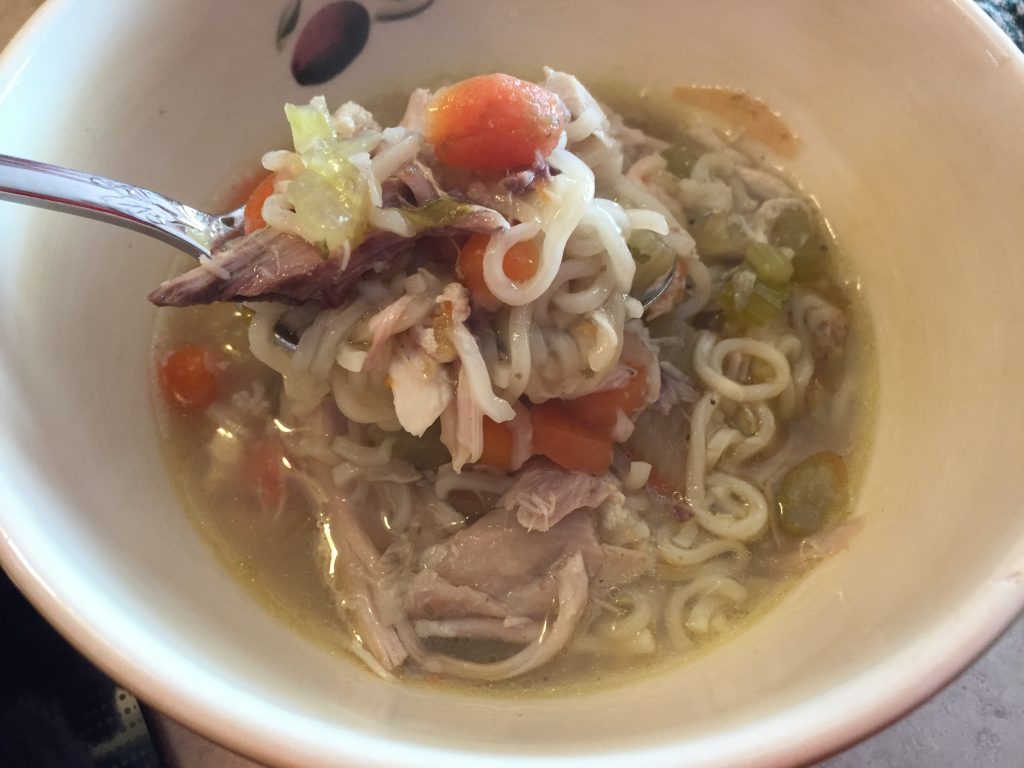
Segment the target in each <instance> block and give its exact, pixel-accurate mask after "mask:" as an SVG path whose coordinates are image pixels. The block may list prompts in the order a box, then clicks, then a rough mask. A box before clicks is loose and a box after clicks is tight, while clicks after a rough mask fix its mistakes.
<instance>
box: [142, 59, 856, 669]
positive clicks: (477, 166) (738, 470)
mask: <svg viewBox="0 0 1024 768" xmlns="http://www.w3.org/2000/svg"><path fill="white" fill-rule="evenodd" d="M285 111H286V115H287V120H288V123H289V125H290V126H291V130H292V147H291V148H289V149H283V150H277V151H272V152H268V153H267V154H266V155H264V157H263V165H264V167H265V168H266V170H267V171H268V172H269V175H268V176H267V177H266V179H264V181H263V182H261V183H260V184H259V185H258V186H257V187H256V189H255V191H254V192H253V193H252V196H251V197H250V199H249V202H248V203H247V206H246V234H245V235H243V236H241V237H239V238H237V239H236V240H233V241H231V242H229V243H227V244H226V245H225V246H224V247H223V248H222V249H221V250H220V251H218V252H217V253H215V254H214V255H213V256H212V258H209V259H204V260H203V262H202V263H201V264H200V265H199V266H198V267H196V268H194V269H192V270H190V271H188V272H186V273H185V274H183V275H181V276H179V277H175V278H173V279H171V280H168V281H167V282H165V283H164V284H162V285H161V286H159V287H158V288H157V289H156V290H154V291H153V293H152V294H151V297H150V298H151V299H152V300H153V301H154V302H155V303H157V304H160V305H167V306H176V307H184V306H189V305H206V304H212V305H213V306H196V307H192V308H190V309H188V310H175V311H174V312H167V313H166V314H165V315H163V316H162V324H161V330H160V332H159V334H158V336H157V344H156V350H157V352H156V365H157V369H158V375H157V376H156V377H155V378H156V379H157V380H158V383H159V390H160V392H159V396H158V400H159V402H160V403H161V417H162V423H163V425H164V428H165V434H166V436H167V441H166V442H167V445H168V451H169V455H170V456H171V461H172V465H173V467H174V471H175V473H176V475H177V476H178V477H179V478H180V479H181V486H182V488H183V489H184V492H185V494H186V495H187V497H188V501H189V504H190V506H191V507H192V508H193V509H194V510H195V514H196V516H197V519H198V520H199V521H200V524H201V525H202V526H203V528H204V529H205V530H207V531H208V532H209V533H210V534H211V537H212V538H213V539H214V540H215V541H216V543H217V545H218V548H219V549H220V550H221V551H222V552H223V553H225V554H226V556H227V557H228V558H229V560H230V561H231V562H232V563H234V564H235V566H236V567H237V569H238V570H239V571H240V572H242V573H243V574H244V575H245V578H246V580H247V581H250V582H252V583H253V584H255V585H256V586H257V587H258V588H259V590H260V591H261V592H263V593H264V594H265V595H267V596H268V597H269V598H270V599H271V601H272V602H273V603H274V604H275V605H277V606H278V607H279V608H280V609H281V610H282V611H283V612H284V613H285V614H286V615H288V616H290V617H291V618H292V619H293V620H298V621H300V622H301V623H303V624H304V625H306V626H307V627H308V628H310V630H311V631H312V632H313V633H315V634H316V635H318V636H319V637H321V638H326V639H327V642H328V643H329V644H330V645H332V646H333V647H341V648H345V649H347V650H348V651H350V652H351V654H352V655H353V656H354V657H355V658H357V659H358V660H359V661H360V662H361V663H362V664H364V665H365V666H366V667H367V668H368V669H370V670H372V671H373V672H375V673H377V674H379V675H381V676H384V677H391V676H395V675H399V676H406V677H416V676H422V675H441V676H445V677H449V678H452V679H463V680H469V681H484V682H488V683H493V682H496V681H503V680H508V679H512V678H518V677H520V676H526V678H525V679H526V680H527V681H530V680H534V679H538V676H541V677H540V678H539V679H543V680H549V679H556V678H554V677H552V675H555V676H557V675H559V674H562V673H565V674H567V675H568V674H570V673H571V672H572V670H577V669H588V670H592V669H594V668H595V664H597V665H598V668H600V669H606V670H612V669H622V668H626V669H631V668H636V667H637V666H639V665H649V664H650V663H651V662H654V661H661V660H666V659H672V658H677V657H678V656H679V655H680V654H682V653H685V652H687V651H689V650H690V649H691V648H693V647H695V646H699V645H700V644H702V643H704V642H706V641H707V640H709V639H711V638H714V637H717V636H721V635H722V634H724V633H726V632H728V631H729V629H730V627H731V626H733V625H734V624H735V623H736V622H737V621H739V620H740V619H742V618H743V617H745V616H747V615H749V614H750V613H751V612H752V611H753V610H754V609H755V608H756V607H757V606H758V605H760V604H762V603H763V602H764V601H765V600H766V599H767V596H768V595H770V594H771V593H772V592H773V590H774V589H775V588H776V586H777V585H778V584H780V583H782V582H783V581H784V580H785V579H787V578H788V577H789V576H791V575H793V574H795V573H798V572H800V571H802V570H804V569H805V568H806V566H807V565H808V564H809V563H810V562H813V561H814V560H815V559H817V558H818V557H820V556H821V555H823V554H825V553H827V552H828V551H831V550H833V549H835V548H837V547H838V546H841V543H842V540H843V538H844V537H845V536H846V535H847V534H848V532H849V531H850V530H851V527H852V526H851V524H850V522H849V521H847V520H845V518H846V515H847V514H848V511H849V507H850V494H851V489H852V486H853V485H855V482H854V481H855V479H856V465H855V463H854V462H853V459H854V455H855V453H856V446H857V443H858V435H859V434H861V432H862V430H863V427H862V426H858V427H857V429H856V430H855V425H859V424H860V425H862V424H863V422H864V421H865V418H866V415H865V413H864V408H863V404H864V402H865V401H866V400H867V399H868V395H869V391H868V390H869V387H867V382H868V381H869V380H870V379H869V376H868V373H867V372H868V371H869V370H870V368H871V361H870V359H869V355H868V349H869V345H867V344H866V343H865V339H866V338H867V327H866V324H865V322H864V320H863V318H862V316H861V315H860V314H859V310H858V308H857V305H856V303H855V302H856V299H857V297H856V295H855V293H854V292H853V291H851V290H850V289H849V288H848V285H849V282H848V281H847V280H845V279H844V277H843V273H842V272H841V269H840V265H839V264H838V262H837V261H836V257H835V253H834V248H833V246H832V245H831V241H830V239H829V237H828V235H827V232H826V229H825V227H824V225H823V223H822V221H821V219H820V217H819V214H818V212H817V210H816V209H815V207H814V206H813V205H812V204H811V202H810V201H809V200H808V199H807V198H806V197H805V196H804V195H802V194H801V193H800V192H799V190H798V189H797V188H796V187H795V186H794V185H793V184H792V183H790V182H789V181H788V180H787V179H786V178H785V177H784V176H783V175H781V174H780V173H778V172H776V171H774V170H773V169H772V168H770V167H769V166H768V165H767V164H765V163H764V162H763V161H762V158H761V155H760V154H759V152H760V151H761V150H759V149H758V148H757V146H756V145H754V144H751V143H749V142H748V141H745V140H744V138H743V136H742V135H737V133H736V132H735V131H730V130H728V129H727V127H726V126H722V125H720V124H719V123H717V122H716V118H715V116H714V115H710V114H707V115H705V114H703V113H701V112H699V111H692V110H691V111H690V112H687V113H686V114H685V115H682V116H679V117H678V120H677V122H675V123H673V124H671V125H670V126H669V128H668V129H665V128H664V126H665V124H666V120H665V119H664V116H663V115H662V116H660V117H658V119H654V114H653V112H652V113H651V114H648V115H647V116H646V119H645V116H644V114H643V112H642V111H641V113H639V117H640V119H639V120H632V119H630V120H629V121H627V120H624V118H623V117H621V116H620V114H618V113H616V112H614V111H612V110H611V109H610V108H608V107H606V106H604V105H603V104H601V103H599V102H598V101H597V100H595V99H594V97H593V96H591V94H590V93H589V92H588V91H587V89H586V88H585V87H584V86H583V85H581V83H580V82H579V81H578V80H576V78H574V77H572V76H570V75H568V74H565V73H561V72H555V71H551V70H546V75H545V78H544V79H543V81H541V82H540V83H537V84H534V83H528V82H525V81H521V80H518V79H515V78H512V77H508V76H506V75H485V76H480V77H475V78H470V79H469V80H465V81H462V82H459V83H455V84H453V85H450V86H447V87H444V88H441V89H440V90H438V91H435V92H433V93H432V92H429V91H426V90H417V91H414V92H413V94H412V95H411V96H410V97H409V100H408V106H407V108H406V110H405V114H404V116H403V117H402V119H401V121H400V122H399V123H398V124H397V125H394V126H390V127H383V126H381V125H380V124H379V123H378V122H377V120H376V119H375V118H374V116H373V115H371V114H370V113H369V112H367V111H366V110H364V109H363V108H362V107H360V106H358V105H356V104H353V103H347V104H344V105H342V106H341V107H340V108H338V109H337V110H336V111H335V112H333V113H332V112H330V111H329V110H328V107H327V105H326V103H325V101H324V100H323V99H322V98H320V97H317V98H314V99H313V100H312V101H311V102H310V104H309V105H304V106H293V105H288V106H287V107H286V110H285ZM659 128H660V129H659ZM661 286H666V287H664V290H662V291H661V292H660V293H658V291H657V290H655V289H657V288H659V287H661ZM218 302H219V303H218ZM599 662H600V663H599ZM564 679H569V678H568V677H566V678H564Z"/></svg>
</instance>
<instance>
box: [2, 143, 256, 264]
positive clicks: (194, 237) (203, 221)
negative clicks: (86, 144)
mask: <svg viewBox="0 0 1024 768" xmlns="http://www.w3.org/2000/svg"><path fill="white" fill-rule="evenodd" d="M0 200H9V201H12V202H16V203H25V204H27V205H34V206H38V207H39V208H48V209H50V210H55V211H61V212H64V213H73V214H76V215H78V216H85V217H87V218H90V219H98V220H100V221H105V222H108V223H111V224H117V225H119V226H122V227H127V228H128V229H132V230H135V231H136V232H141V233H143V234H146V235H150V236H152V237H155V238H157V239H159V240H163V241H164V242H165V243H169V244H170V245H173V246H174V247H175V248H178V249H180V250H182V251H185V252H186V253H188V254H190V255H191V256H196V257H198V256H199V255H201V254H207V255H208V254H209V253H210V249H211V248H213V247H214V246H216V245H218V244H219V243H220V242H221V241H222V240H223V239H225V238H226V237H228V236H230V235H231V234H233V233H234V232H236V231H237V226H238V224H240V217H239V216H238V212H232V213H230V214H225V215H222V216H214V215H211V214H209V213H204V212H203V211H198V210H196V209H195V208H190V207H189V206H187V205H184V204H182V203H179V202H177V201H175V200H171V199H169V198H166V197H164V196H163V195H158V194H157V193H156V192H151V191H150V190H148V189H143V188H142V187H135V186H132V185H131V184H125V183H124V182H121V181H114V180H113V179H107V178H104V177H103V176H97V175H96V174H92V173H83V172H82V171H75V170H72V169H70V168H62V167H60V166H57V165H49V164H48V163H38V162H35V161H33V160H25V159H23V158H19V157H11V156H9V155H2V154H0Z"/></svg>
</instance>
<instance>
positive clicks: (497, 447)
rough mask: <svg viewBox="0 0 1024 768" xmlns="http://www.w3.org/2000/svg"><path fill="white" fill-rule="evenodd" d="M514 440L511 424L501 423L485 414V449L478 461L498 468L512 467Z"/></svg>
mask: <svg viewBox="0 0 1024 768" xmlns="http://www.w3.org/2000/svg"><path fill="white" fill-rule="evenodd" d="M513 444H514V440H513V437H512V429H511V428H510V427H509V425H508V424H507V423H506V424H499V423H498V422H496V421H492V420H491V419H489V418H487V417H486V416H484V450H483V452H482V453H481V454H480V458H479V459H477V463H479V464H486V465H488V466H490V467H497V468H498V469H512V450H513Z"/></svg>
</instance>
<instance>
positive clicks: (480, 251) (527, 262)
mask: <svg viewBox="0 0 1024 768" xmlns="http://www.w3.org/2000/svg"><path fill="white" fill-rule="evenodd" d="M489 242H490V238H489V237H488V236H487V235H473V236H472V237H471V238H469V240H467V241H466V244H465V245H463V246H462V248H461V249H460V250H459V258H458V261H457V262H456V264H455V271H456V272H457V273H458V275H459V278H460V279H461V280H462V282H463V284H464V285H465V286H466V288H468V289H469V292H470V294H472V296H473V300H474V301H475V302H476V303H477V304H479V305H480V306H481V307H483V308H484V309H486V310H488V311H490V312H494V311H496V310H498V309H499V308H500V307H501V302H500V301H498V299H497V298H495V296H494V294H493V293H491V290H490V288H488V287H487V282H486V281H485V280H484V254H485V253H486V252H487V244H488V243H489ZM539 262H540V253H539V252H538V251H537V246H536V245H534V244H533V243H532V242H531V241H529V240H526V241H523V242H520V243H516V244H515V245H513V246H512V247H511V248H509V249H508V252H507V253H506V254H505V258H504V260H503V261H502V263H501V266H502V269H504V270H505V274H506V275H507V276H508V278H509V279H510V280H513V281H515V282H522V281H523V280H529V279H530V278H531V277H533V276H534V274H535V273H536V272H537V266H538V264H539Z"/></svg>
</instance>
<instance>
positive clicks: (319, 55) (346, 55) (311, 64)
mask: <svg viewBox="0 0 1024 768" xmlns="http://www.w3.org/2000/svg"><path fill="white" fill-rule="evenodd" d="M383 2H384V3H385V6H384V7H382V8H381V9H379V10H377V11H376V12H375V13H374V14H373V15H372V16H371V14H370V12H369V11H368V10H367V8H366V6H365V5H364V4H363V3H360V2H356V0H340V2H330V3H327V4H326V5H324V6H323V7H321V8H320V9H319V10H317V11H316V12H315V13H314V14H313V15H312V16H310V17H309V18H308V19H307V20H306V22H305V23H304V24H303V25H302V28H301V30H300V31H299V34H298V38H297V39H296V41H295V47H294V49H293V50H292V59H291V70H292V77H294V78H295V82H297V83H298V84H299V85H320V84H322V83H326V82H327V81H328V80H331V79H333V78H335V77H337V76H338V75H340V74H341V73H342V72H344V71H345V69H347V68H348V66H349V65H350V64H352V62H353V61H355V60H356V58H358V56H359V54H360V53H362V51H363V48H365V47H366V42H367V40H368V39H369V37H370V24H371V22H374V21H376V22H390V21H403V20H405V19H411V18H413V17H414V16H418V15H419V14H421V13H423V12H424V11H425V10H427V8H429V7H430V6H431V5H433V4H434V0H383ZM301 14H302V0H291V2H289V3H288V4H287V5H286V6H285V7H284V8H283V9H282V10H281V15H280V16H279V18H278V23H277V31H276V34H275V38H274V41H275V45H276V46H277V49H278V50H279V51H280V50H283V48H284V44H285V41H286V40H287V39H288V37H290V36H291V34H292V33H293V32H294V31H295V30H296V28H298V26H299V17H300V16H301Z"/></svg>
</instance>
